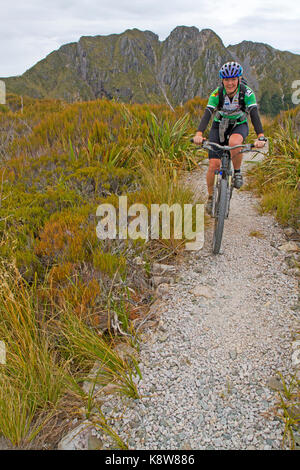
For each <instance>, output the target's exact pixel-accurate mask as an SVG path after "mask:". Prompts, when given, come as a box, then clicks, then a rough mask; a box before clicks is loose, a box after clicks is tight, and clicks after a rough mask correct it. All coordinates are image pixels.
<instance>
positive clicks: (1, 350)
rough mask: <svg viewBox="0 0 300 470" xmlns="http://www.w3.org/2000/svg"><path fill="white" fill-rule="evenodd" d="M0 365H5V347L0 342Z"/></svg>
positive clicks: (2, 342)
mask: <svg viewBox="0 0 300 470" xmlns="http://www.w3.org/2000/svg"><path fill="white" fill-rule="evenodd" d="M0 364H6V346H5V343H4V341H0Z"/></svg>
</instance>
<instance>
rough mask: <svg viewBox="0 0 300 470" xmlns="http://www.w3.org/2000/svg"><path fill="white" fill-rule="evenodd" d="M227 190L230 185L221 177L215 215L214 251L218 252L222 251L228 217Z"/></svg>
mask: <svg viewBox="0 0 300 470" xmlns="http://www.w3.org/2000/svg"><path fill="white" fill-rule="evenodd" d="M227 191H228V185H227V180H226V179H223V178H222V179H221V180H220V182H219V188H218V195H217V203H216V217H215V229H214V236H213V253H214V254H218V253H219V252H220V248H221V243H222V237H223V230H224V221H225V217H226V208H227Z"/></svg>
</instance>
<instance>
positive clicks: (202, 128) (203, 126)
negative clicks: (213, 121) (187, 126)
mask: <svg viewBox="0 0 300 470" xmlns="http://www.w3.org/2000/svg"><path fill="white" fill-rule="evenodd" d="M212 113H213V110H212V109H210V108H205V111H204V114H203V116H202V119H201V121H200V124H199V126H198V132H204V131H205V129H206V128H207V126H208V123H209V121H210V118H211V116H212Z"/></svg>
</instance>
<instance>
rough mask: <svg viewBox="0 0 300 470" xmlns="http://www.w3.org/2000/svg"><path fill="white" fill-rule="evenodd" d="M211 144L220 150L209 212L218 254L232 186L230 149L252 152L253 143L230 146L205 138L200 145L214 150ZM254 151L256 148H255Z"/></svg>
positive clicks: (214, 251)
mask: <svg viewBox="0 0 300 470" xmlns="http://www.w3.org/2000/svg"><path fill="white" fill-rule="evenodd" d="M212 146H214V147H216V148H218V149H220V150H221V151H222V154H221V157H220V158H221V166H220V170H216V171H215V179H214V188H213V204H212V214H211V216H212V217H213V218H214V219H215V226H214V234H213V246H212V251H213V253H214V254H218V253H219V252H220V248H221V243H222V237H223V231H224V221H225V219H228V215H229V209H230V200H231V197H232V192H233V188H234V186H233V185H234V178H233V175H232V173H233V172H232V162H231V155H230V150H232V149H235V148H239V147H241V150H240V152H238V153H246V152H252V151H253V149H254V148H255V146H254V144H241V145H234V146H233V147H230V146H228V145H219V144H217V143H215V142H209V141H207V140H204V141H203V144H202V147H203V148H204V149H206V150H212V151H215V148H214V147H212ZM256 151H258V150H257V149H256Z"/></svg>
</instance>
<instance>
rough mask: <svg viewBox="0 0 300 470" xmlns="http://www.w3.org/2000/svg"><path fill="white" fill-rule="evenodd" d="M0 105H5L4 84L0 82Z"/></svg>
mask: <svg viewBox="0 0 300 470" xmlns="http://www.w3.org/2000/svg"><path fill="white" fill-rule="evenodd" d="M0 104H6V92H5V83H4V82H3V80H0Z"/></svg>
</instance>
